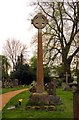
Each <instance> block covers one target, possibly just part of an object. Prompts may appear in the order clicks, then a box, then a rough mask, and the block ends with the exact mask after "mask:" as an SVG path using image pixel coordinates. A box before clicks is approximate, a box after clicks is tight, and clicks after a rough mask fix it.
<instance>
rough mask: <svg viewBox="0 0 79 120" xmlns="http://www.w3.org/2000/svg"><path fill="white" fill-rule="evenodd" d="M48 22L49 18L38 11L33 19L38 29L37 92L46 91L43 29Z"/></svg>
mask: <svg viewBox="0 0 79 120" xmlns="http://www.w3.org/2000/svg"><path fill="white" fill-rule="evenodd" d="M47 23H48V20H47V18H46V17H45V16H44V15H43V14H42V13H38V14H37V15H36V16H35V17H34V18H33V19H32V24H33V25H34V26H35V28H37V29H38V54H37V88H36V92H37V93H43V92H44V74H43V50H42V29H43V28H44V27H45V26H46V24H47Z"/></svg>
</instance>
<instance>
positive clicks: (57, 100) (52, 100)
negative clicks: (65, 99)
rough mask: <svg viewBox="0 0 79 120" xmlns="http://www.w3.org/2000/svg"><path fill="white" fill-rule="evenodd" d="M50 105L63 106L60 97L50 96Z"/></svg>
mask: <svg viewBox="0 0 79 120" xmlns="http://www.w3.org/2000/svg"><path fill="white" fill-rule="evenodd" d="M49 104H51V105H59V104H61V99H60V97H59V96H54V95H49Z"/></svg>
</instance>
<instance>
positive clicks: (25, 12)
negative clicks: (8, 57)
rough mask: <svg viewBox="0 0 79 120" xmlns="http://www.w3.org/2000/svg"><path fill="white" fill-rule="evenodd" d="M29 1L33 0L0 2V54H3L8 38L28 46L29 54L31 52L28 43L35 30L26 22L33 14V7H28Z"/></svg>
mask: <svg viewBox="0 0 79 120" xmlns="http://www.w3.org/2000/svg"><path fill="white" fill-rule="evenodd" d="M31 1H33V0H0V54H2V53H3V52H2V48H3V45H4V43H5V41H6V40H7V39H8V38H10V39H13V38H14V39H16V40H20V41H21V42H22V43H24V44H26V45H28V51H29V52H30V54H31V51H33V49H32V46H31V45H30V42H31V38H32V36H33V35H34V34H35V32H36V31H37V30H36V29H35V28H34V27H33V25H31V20H28V19H29V16H30V14H31V13H33V7H31V6H29V3H31ZM30 19H31V17H30ZM33 31H34V32H33Z"/></svg>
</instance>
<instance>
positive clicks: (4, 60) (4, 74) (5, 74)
mask: <svg viewBox="0 0 79 120" xmlns="http://www.w3.org/2000/svg"><path fill="white" fill-rule="evenodd" d="M1 58H2V79H3V78H6V79H7V78H8V76H9V75H8V70H9V69H10V67H11V65H10V63H9V60H8V58H7V57H6V56H4V55H1Z"/></svg>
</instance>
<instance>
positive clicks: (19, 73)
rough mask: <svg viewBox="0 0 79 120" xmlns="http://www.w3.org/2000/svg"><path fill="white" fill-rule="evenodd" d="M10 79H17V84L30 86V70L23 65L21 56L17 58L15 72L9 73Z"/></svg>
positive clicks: (31, 79)
mask: <svg viewBox="0 0 79 120" xmlns="http://www.w3.org/2000/svg"><path fill="white" fill-rule="evenodd" d="M11 78H12V79H15V78H16V79H18V80H19V84H26V85H28V84H30V83H31V82H32V81H33V78H32V72H31V68H30V66H29V65H28V64H24V62H23V55H22V54H21V55H20V56H18V60H17V64H16V66H15V71H13V72H12V73H11Z"/></svg>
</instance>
